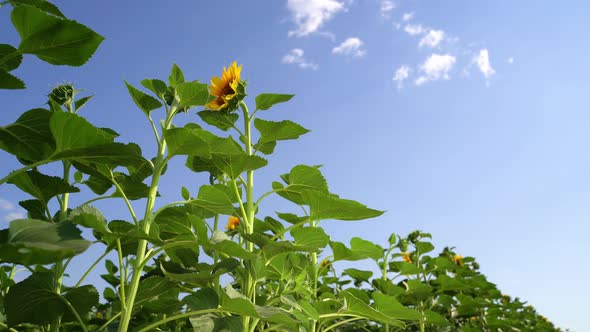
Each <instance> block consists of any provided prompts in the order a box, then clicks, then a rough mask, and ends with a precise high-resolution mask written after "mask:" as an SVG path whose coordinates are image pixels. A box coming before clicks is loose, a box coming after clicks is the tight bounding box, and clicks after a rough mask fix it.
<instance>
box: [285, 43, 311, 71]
mask: <svg viewBox="0 0 590 332" xmlns="http://www.w3.org/2000/svg"><path fill="white" fill-rule="evenodd" d="M303 54H304V52H303V50H302V49H300V48H294V49H292V50H290V51H289V53H287V54H285V56H284V57H283V60H282V62H283V63H286V64H296V65H298V66H299V67H300V68H309V69H313V70H316V69H318V68H319V66H318V65H317V64H315V63H313V62H310V61H307V60H306V59H305V58H304V57H303Z"/></svg>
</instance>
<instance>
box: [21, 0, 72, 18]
mask: <svg viewBox="0 0 590 332" xmlns="http://www.w3.org/2000/svg"><path fill="white" fill-rule="evenodd" d="M10 3H11V4H12V5H13V6H20V5H27V6H33V7H36V8H39V9H41V10H42V11H44V12H47V13H49V14H53V15H55V16H59V17H63V18H65V16H64V14H63V13H62V12H61V11H60V10H59V8H57V6H56V5H54V4H52V3H51V2H49V1H47V0H10Z"/></svg>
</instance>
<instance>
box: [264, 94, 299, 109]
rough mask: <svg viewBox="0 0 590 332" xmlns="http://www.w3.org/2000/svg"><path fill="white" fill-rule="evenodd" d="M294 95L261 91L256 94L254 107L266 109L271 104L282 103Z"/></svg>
mask: <svg viewBox="0 0 590 332" xmlns="http://www.w3.org/2000/svg"><path fill="white" fill-rule="evenodd" d="M293 96H294V95H286V94H278V93H261V94H259V95H258V96H256V109H257V110H267V109H270V108H271V107H272V106H273V105H275V104H278V103H284V102H286V101H289V100H291V98H293Z"/></svg>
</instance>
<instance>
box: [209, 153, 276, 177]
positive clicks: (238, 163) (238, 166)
mask: <svg viewBox="0 0 590 332" xmlns="http://www.w3.org/2000/svg"><path fill="white" fill-rule="evenodd" d="M212 162H213V164H214V165H215V166H216V167H217V168H218V169H219V170H220V171H222V172H223V173H225V174H227V175H228V176H229V177H231V178H232V179H237V178H238V177H239V176H240V174H242V173H244V172H246V171H253V170H256V169H259V168H261V167H264V166H266V165H267V164H268V161H267V160H266V159H264V158H262V157H259V156H254V155H247V154H245V153H243V154H231V155H215V156H214V157H213V158H212Z"/></svg>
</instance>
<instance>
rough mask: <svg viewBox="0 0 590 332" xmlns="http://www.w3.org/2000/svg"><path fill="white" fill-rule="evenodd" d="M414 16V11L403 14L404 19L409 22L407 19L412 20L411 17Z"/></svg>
mask: <svg viewBox="0 0 590 332" xmlns="http://www.w3.org/2000/svg"><path fill="white" fill-rule="evenodd" d="M413 18H414V12H411V13H404V14H403V15H402V21H404V22H407V21H409V20H411V19H413Z"/></svg>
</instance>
